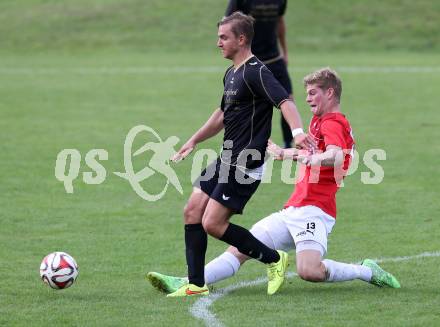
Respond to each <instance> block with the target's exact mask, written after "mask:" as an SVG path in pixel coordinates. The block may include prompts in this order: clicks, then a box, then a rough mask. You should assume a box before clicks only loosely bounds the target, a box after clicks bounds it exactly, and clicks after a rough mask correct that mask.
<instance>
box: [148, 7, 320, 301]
mask: <svg viewBox="0 0 440 327" xmlns="http://www.w3.org/2000/svg"><path fill="white" fill-rule="evenodd" d="M252 37H253V18H252V17H250V16H247V15H244V14H242V13H239V12H236V13H234V14H232V15H231V16H228V17H224V18H223V19H222V20H221V21H220V22H219V23H218V42H217V45H218V47H219V48H220V49H221V50H222V53H223V56H224V57H225V58H227V59H230V60H232V62H233V66H231V67H230V68H228V69H227V71H226V73H225V76H224V79H223V82H224V93H223V97H222V101H221V106H220V108H218V109H216V110H215V111H214V113H213V114H212V115H211V117H210V118H209V119H208V120H207V122H206V123H205V124H204V125H203V126H202V127H201V128H200V129H199V130H198V131H197V132H196V133H195V134H194V135H193V136H192V137H191V138H190V139H189V140H188V141H187V142H186V143H185V144H184V145H183V146H182V148H181V149H180V150H179V151H178V152H177V153H176V155H175V156H174V158H173V160H174V161H178V160H181V159H184V158H185V157H186V156H187V155H188V154H189V153H190V152H191V151H192V150H193V149H194V148H195V146H196V145H197V144H198V143H200V142H202V141H204V140H206V139H208V138H210V137H212V136H214V135H216V134H218V133H219V132H220V131H221V130H222V129H225V134H224V143H223V150H222V153H221V155H220V157H219V158H218V159H217V160H216V161H215V162H213V163H212V164H211V165H209V166H208V167H207V168H206V169H205V170H204V171H203V172H202V174H201V176H200V177H199V179H198V180H197V181H196V182H195V183H194V190H193V192H192V194H191V196H190V198H189V200H188V203H187V205H186V206H185V209H184V221H185V246H186V261H187V264H188V284H186V285H183V286H182V287H180V288H179V289H178V290H177V291H175V292H173V293H171V294H168V296H169V297H176V296H192V295H206V294H209V290H208V287H207V286H206V284H205V281H204V265H205V253H206V248H207V233H208V234H210V235H211V236H213V237H215V238H217V239H219V240H222V241H224V242H226V243H228V244H230V245H233V246H235V247H236V248H237V249H238V250H239V251H240V252H242V253H244V254H246V255H247V256H249V257H252V258H255V259H257V260H259V261H261V262H263V263H265V264H267V265H268V275H269V284H268V293H269V294H273V293H275V292H276V291H277V290H278V288H279V287H280V286H281V284H282V283H283V280H284V274H285V271H286V268H287V253H285V252H282V251H275V250H272V249H270V248H269V247H267V246H266V245H264V244H263V243H261V242H260V241H259V240H257V239H256V238H255V237H254V236H253V235H252V234H251V233H250V232H249V231H248V230H247V229H245V228H243V227H240V226H238V225H235V224H232V223H230V222H229V219H230V217H231V216H232V215H233V214H241V213H242V211H243V208H244V207H245V205H246V203H247V201H248V200H249V199H250V198H251V196H252V195H253V193H254V192H255V191H256V189H257V187H258V185H259V184H260V179H261V175H262V170H263V168H262V167H263V163H264V157H265V150H266V146H267V142H268V139H269V136H270V133H271V120H272V111H273V106H275V107H277V108H280V109H281V111H282V114H283V115H284V117H285V118H286V120H287V121H288V122H289V124H290V126H291V128H292V134H293V135H295V136H294V141H295V144H296V145H297V146H299V147H302V148H310V147H313V146H314V141H313V140H312V139H311V137H310V136H308V135H306V134H304V132H303V130H302V122H301V117H300V116H299V113H298V111H297V109H296V106H295V104H294V103H293V101H292V100H291V98H289V94H288V93H287V92H286V91H285V90H284V88H283V87H282V86H281V85H280V83H279V82H278V81H277V80H276V79H275V78H274V77H273V75H272V73H271V72H270V71H269V70H268V69H267V68H266V66H264V64H263V63H262V62H261V61H259V60H258V59H257V58H256V57H255V56H254V55H253V54H252V52H251V42H252ZM152 282H153V283H154V281H152Z"/></svg>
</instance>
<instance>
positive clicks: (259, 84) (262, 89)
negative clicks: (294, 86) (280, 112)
mask: <svg viewBox="0 0 440 327" xmlns="http://www.w3.org/2000/svg"><path fill="white" fill-rule="evenodd" d="M246 83H248V85H249V87H250V89H251V91H252V93H254V94H256V95H258V96H260V97H262V98H265V99H267V100H268V101H270V102H271V103H272V104H273V105H274V107H277V108H278V109H279V108H280V105H281V104H282V103H283V102H284V101H286V100H289V99H290V98H289V94H288V93H287V91H286V90H285V89H284V87H282V85H281V84H280V82H278V80H277V79H276V78H275V77H274V76H273V74H272V72H271V71H270V70H269V69H268V68H267V67H266V66H264V65H261V66H260V67H259V69H255V70H254V69H253V70H252V71H251V72H250V73H249V74H247V75H246Z"/></svg>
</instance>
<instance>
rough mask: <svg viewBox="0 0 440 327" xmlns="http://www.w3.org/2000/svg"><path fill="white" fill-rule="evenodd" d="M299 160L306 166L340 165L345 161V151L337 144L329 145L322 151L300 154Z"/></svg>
mask: <svg viewBox="0 0 440 327" xmlns="http://www.w3.org/2000/svg"><path fill="white" fill-rule="evenodd" d="M297 160H298V161H299V162H301V163H303V164H304V165H306V166H330V167H336V166H340V165H342V164H343V162H344V151H343V150H342V148H341V147H339V146H337V145H327V147H326V149H325V151H324V152H322V153H315V154H306V155H304V154H298V158H297Z"/></svg>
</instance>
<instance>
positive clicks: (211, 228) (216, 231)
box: [202, 219, 223, 238]
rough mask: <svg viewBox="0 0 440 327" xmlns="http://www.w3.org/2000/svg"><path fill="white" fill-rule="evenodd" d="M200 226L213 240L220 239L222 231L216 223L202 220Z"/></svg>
mask: <svg viewBox="0 0 440 327" xmlns="http://www.w3.org/2000/svg"><path fill="white" fill-rule="evenodd" d="M202 224H203V229H204V230H205V232H206V233H208V234H209V235H211V236H213V237H215V238H220V237H222V236H223V233H222V230H223V229H222V228H221V227H222V226H221V225H219V224H218V223H217V222H215V221H213V220H211V219H204V220H203V222H202Z"/></svg>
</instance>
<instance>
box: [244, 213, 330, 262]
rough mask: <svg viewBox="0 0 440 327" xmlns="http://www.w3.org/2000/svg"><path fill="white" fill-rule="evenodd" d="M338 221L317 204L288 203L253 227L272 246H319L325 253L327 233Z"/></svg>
mask: <svg viewBox="0 0 440 327" xmlns="http://www.w3.org/2000/svg"><path fill="white" fill-rule="evenodd" d="M335 222H336V220H335V219H334V218H333V217H332V216H330V215H328V214H326V213H325V212H324V211H322V210H321V209H320V208H318V207H315V206H304V207H299V208H295V207H288V208H286V209H283V210H281V211H279V212H276V213H273V214H271V215H270V216H268V217H266V218H263V219H262V220H260V221H259V222H257V223H256V224H255V225H254V226H252V228H251V230H250V231H251V233H252V234H253V235H254V236H255V237H256V238H258V239H259V240H260V241H261V242H263V243H264V244H266V245H267V246H269V247H271V248H273V249H277V250H284V251H288V250H291V249H293V248H296V252H299V251H302V250H318V251H320V252H321V255H322V256H324V255H325V254H326V253H327V237H328V234H330V233H331V231H332V229H333V226H334V224H335ZM318 244H319V245H318Z"/></svg>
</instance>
